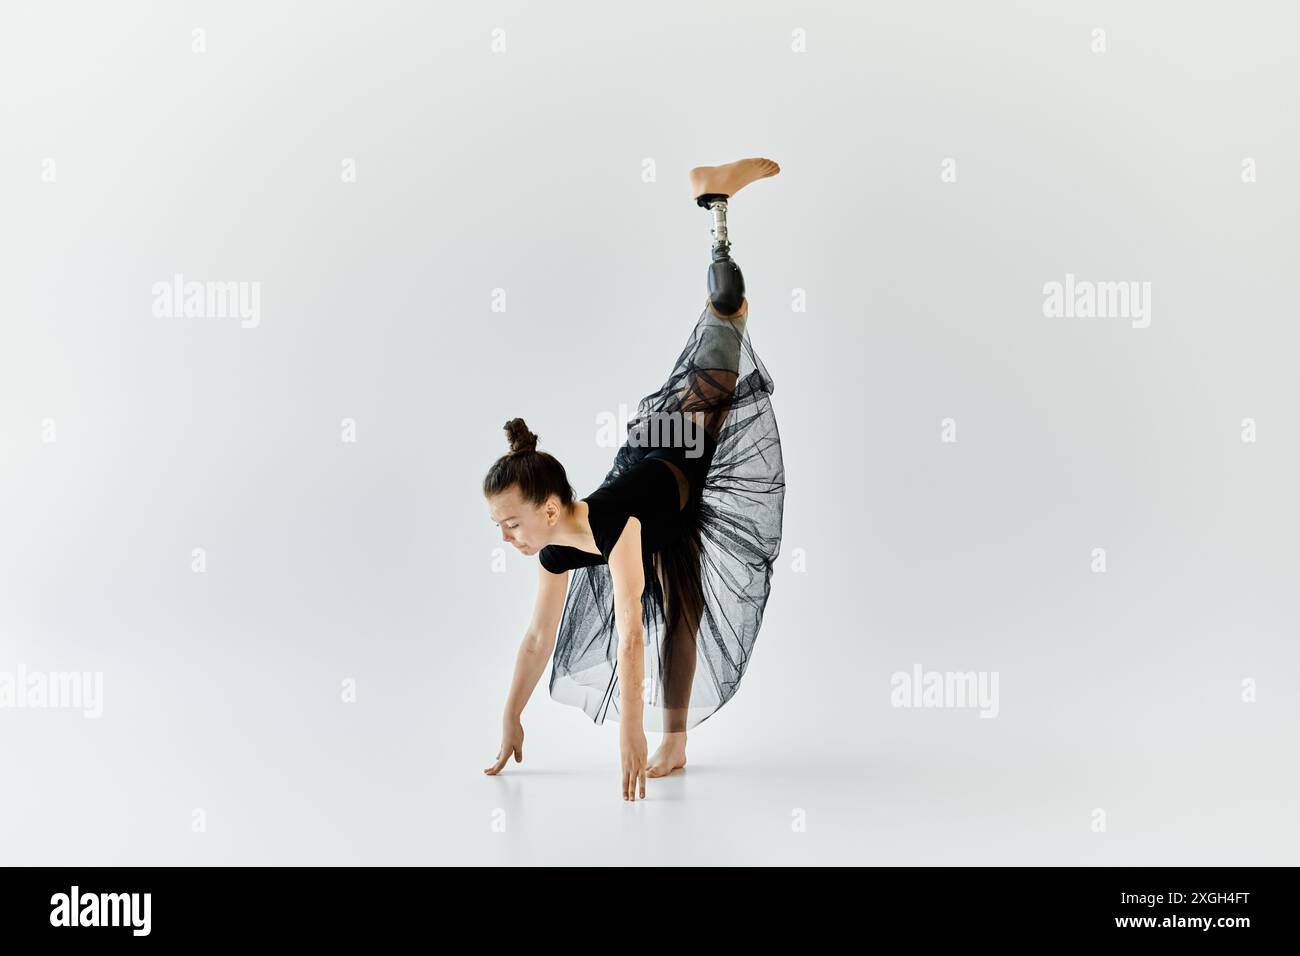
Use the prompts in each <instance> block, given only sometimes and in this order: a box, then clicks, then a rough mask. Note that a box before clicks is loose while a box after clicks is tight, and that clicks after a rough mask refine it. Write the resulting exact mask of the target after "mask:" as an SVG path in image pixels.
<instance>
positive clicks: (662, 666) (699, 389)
mask: <svg viewBox="0 0 1300 956" xmlns="http://www.w3.org/2000/svg"><path fill="white" fill-rule="evenodd" d="M778 172H780V167H778V166H777V164H776V163H774V162H772V161H771V160H769V159H742V160H739V161H737V162H734V163H728V164H726V165H724V166H698V167H696V168H695V169H692V170H691V172H690V184H691V195H692V197H693V198H694V200H695V202H696V203H697V204H698V205H699V206H701V207H703V208H704V209H707V210H709V212H710V213H711V214H712V220H713V222H712V230H711V234H712V240H713V241H712V257H711V261H710V263H709V270H708V296H707V298H706V300H705V304H704V310H703V312H702V313H701V314H700V317H699V319H698V320H697V321H696V323H695V326H694V328H693V329H692V330H691V333H690V336H689V337H688V338H687V341H686V345H685V347H684V348H683V349H682V351H681V352H680V354H679V355H678V357H677V360H676V362H675V363H674V365H673V369H672V371H671V372H670V374H669V376H668V378H667V380H666V381H665V382H664V383H663V385H662V386H660V387H659V388H658V389H657V390H655V391H654V392H651V393H650V394H649V395H647V396H646V397H645V398H643V399H642V400H641V401H640V403H639V404H638V407H637V415H636V417H635V418H633V419H632V420H631V421H630V422H629V423H628V435H627V439H626V441H625V442H624V443H623V445H622V446H621V447H620V448H619V450H618V452H617V453H616V454H615V456H614V464H613V467H612V468H611V469H610V471H609V473H608V474H607V475H606V476H605V480H604V481H603V482H602V483H601V485H600V486H599V487H598V488H596V490H595V491H593V492H592V493H591V494H589V495H587V496H586V497H585V498H577V497H576V495H575V493H574V490H573V488H572V487H571V486H570V484H569V480H568V477H567V475H566V473H565V470H564V467H563V466H562V465H561V464H560V463H559V461H557V460H556V459H555V458H554V457H553V456H552V455H550V454H549V453H547V452H544V451H539V450H538V449H537V436H536V435H535V434H533V433H532V432H531V431H529V430H528V426H527V425H526V424H525V423H524V420H523V419H521V418H515V419H512V420H511V421H509V422H507V423H506V425H505V430H506V437H507V439H508V440H509V442H510V451H509V452H508V453H507V454H505V455H502V456H501V457H500V458H499V459H497V461H496V462H494V463H493V465H492V467H491V468H490V469H489V470H488V473H487V476H486V477H485V478H484V480H483V496H484V498H485V500H486V501H487V505H488V509H489V514H490V516H491V519H492V521H493V522H494V523H495V524H496V525H498V527H499V528H500V530H501V539H502V540H503V541H506V542H509V543H510V544H512V545H513V546H514V547H515V548H516V549H518V550H519V551H520V553H522V554H525V555H531V554H536V555H537V556H538V579H537V581H538V584H537V598H536V603H535V605H534V609H533V615H532V620H531V621H530V623H529V625H528V627H527V630H526V631H525V633H524V638H523V642H522V644H521V645H520V647H519V653H518V655H517V658H516V661H515V671H514V679H513V681H512V682H511V685H510V692H509V696H508V698H507V700H506V707H505V713H504V715H503V718H502V731H501V747H500V749H499V751H498V752H497V756H496V760H495V762H494V763H493V765H492V766H489V767H486V768H484V773H486V774H489V775H491V774H496V773H499V772H500V770H501V769H502V768H503V767H504V766H505V765H506V763H507V762H508V761H509V759H510V757H511V755H513V756H514V758H515V762H516V763H519V762H521V761H522V760H523V756H524V749H523V748H524V728H523V723H522V720H521V717H522V713H523V709H524V705H525V703H527V701H528V699H529V697H530V696H531V695H532V692H533V688H534V687H535V686H536V684H537V681H538V678H539V677H540V676H541V674H542V671H543V670H544V669H545V667H546V662H547V660H552V659H553V665H552V670H551V681H550V693H551V697H552V698H554V699H555V700H558V701H560V702H562V703H567V704H573V705H574V706H577V707H581V708H582V709H583V711H585V712H586V714H587V715H588V716H589V717H590V718H591V719H592V720H593V721H594V722H595V723H598V724H599V723H603V722H604V721H605V719H606V718H608V717H613V718H614V719H615V720H617V721H618V722H619V724H620V734H619V738H620V754H621V773H620V785H619V793H620V795H621V796H622V798H623V799H624V800H636V799H637V794H638V791H639V793H640V796H641V798H642V799H644V798H645V795H646V789H645V788H646V778H647V777H661V776H665V775H668V774H670V773H672V772H673V771H674V770H678V769H682V768H684V767H685V766H686V733H687V731H688V730H690V729H692V728H693V727H695V726H697V725H698V724H699V723H700V722H701V721H703V720H704V719H705V718H707V717H709V716H710V715H712V714H714V713H716V712H717V710H718V709H719V708H720V707H722V705H723V704H725V703H726V702H727V701H728V700H730V699H731V697H732V696H733V695H734V694H735V693H736V690H737V687H738V686H739V683H740V679H741V676H742V675H743V674H744V672H745V668H746V667H747V666H748V664H749V660H750V656H751V654H752V652H753V648H754V642H755V640H756V639H757V637H758V631H759V626H760V624H761V623H762V618H763V609H764V607H765V606H766V604H767V598H768V593H769V589H770V581H771V574H772V566H773V563H774V562H775V560H776V557H777V555H778V554H779V552H780V547H781V521H782V514H783V509H784V501H785V470H784V465H783V463H782V458H781V440H780V435H779V433H778V432H777V427H776V418H775V415H774V414H773V411H772V406H771V401H770V396H771V394H772V391H773V383H772V378H771V376H770V375H769V374H768V372H767V369H766V368H765V367H764V365H763V363H762V361H760V359H759V357H758V355H757V354H756V353H755V351H754V349H753V346H752V344H751V342H750V338H749V334H748V331H747V322H748V316H749V302H748V300H747V299H746V298H745V283H744V278H743V277H742V276H741V273H740V267H739V266H737V265H736V263H735V261H733V260H732V258H731V242H730V238H729V235H728V232H727V209H728V203H729V202H730V201H731V200H732V199H733V197H734V196H735V195H736V193H737V192H739V191H740V190H741V189H743V188H744V187H745V186H747V185H749V184H750V183H752V182H754V181H755V180H758V179H764V178H766V177H769V176H774V175H776V174H777V173H778ZM647 724H649V725H650V726H652V727H655V726H657V727H658V729H660V730H661V731H662V733H663V738H662V741H661V742H660V745H659V748H658V749H657V750H656V751H655V752H654V754H653V755H651V756H647V750H648V747H647V744H646V736H645V727H646V726H647Z"/></svg>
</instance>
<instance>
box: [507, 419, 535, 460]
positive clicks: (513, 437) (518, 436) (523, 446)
mask: <svg viewBox="0 0 1300 956" xmlns="http://www.w3.org/2000/svg"><path fill="white" fill-rule="evenodd" d="M506 440H507V441H509V442H510V453H511V454H512V455H523V454H526V453H528V452H534V451H537V436H536V435H535V434H533V433H532V432H530V431H529V430H528V426H527V425H526V424H524V420H523V419H522V418H512V419H510V421H508V422H506Z"/></svg>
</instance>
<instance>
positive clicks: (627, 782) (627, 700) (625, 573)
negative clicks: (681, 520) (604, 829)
mask: <svg viewBox="0 0 1300 956" xmlns="http://www.w3.org/2000/svg"><path fill="white" fill-rule="evenodd" d="M609 573H610V578H611V580H612V582H613V585H614V624H615V626H616V627H617V629H618V686H619V699H618V711H619V718H618V719H619V725H620V731H619V746H620V752H621V755H622V783H621V784H620V787H619V792H620V794H621V795H622V797H623V799H624V800H635V799H636V794H637V791H638V790H640V792H641V798H642V799H645V779H646V777H645V774H646V767H647V765H648V763H649V754H648V747H647V745H646V739H645V729H644V728H643V726H642V720H643V715H644V712H645V705H644V703H643V702H642V700H641V684H642V681H643V680H644V677H645V625H644V624H643V623H642V620H641V594H642V591H643V590H644V589H645V569H644V566H643V565H642V563H641V522H640V520H639V519H637V518H635V517H630V518H628V519H627V524H626V525H624V527H623V533H622V534H621V535H619V538H618V542H617V543H616V544H615V545H614V549H613V550H612V551H610V553H609Z"/></svg>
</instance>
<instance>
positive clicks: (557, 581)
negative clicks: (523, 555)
mask: <svg viewBox="0 0 1300 956" xmlns="http://www.w3.org/2000/svg"><path fill="white" fill-rule="evenodd" d="M568 592H569V572H568V571H565V572H564V573H563V574H552V573H551V572H550V571H547V570H546V569H545V568H544V567H542V565H541V562H540V561H539V562H538V564H537V600H536V602H535V603H534V605H533V618H532V620H531V621H530V622H529V623H528V630H526V631H525V632H524V639H523V641H522V643H520V645H519V652H518V654H516V655H515V674H514V679H513V680H511V682H510V694H509V696H508V697H507V698H506V709H505V712H504V713H503V714H502V715H501V748H500V750H498V751H497V756H496V762H495V763H494V764H493V765H492V766H490V767H485V768H483V772H484V773H486V774H496V773H497V772H499V771H500V770H501V768H502V767H504V766H505V765H506V761H508V760H509V759H510V756H511V754H513V755H514V758H515V763H520V762H521V761H522V760H523V759H524V725H523V722H522V721H521V719H520V718H521V717H522V715H523V712H524V705H525V704H527V703H528V698H530V697H532V696H533V688H535V687H536V686H537V679H538V678H539V677H541V676H542V671H544V670H546V662H547V661H548V660H550V659H551V652H552V651H554V650H555V632H556V630H557V628H559V626H560V616H561V614H562V613H563V612H564V599H565V596H566V595H567V594H568Z"/></svg>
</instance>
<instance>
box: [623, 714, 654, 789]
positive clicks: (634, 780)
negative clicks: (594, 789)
mask: <svg viewBox="0 0 1300 956" xmlns="http://www.w3.org/2000/svg"><path fill="white" fill-rule="evenodd" d="M619 736H620V739H621V741H622V747H621V750H622V755H623V784H622V787H621V788H620V791H619V792H620V793H621V794H622V795H623V799H624V800H635V799H636V792H637V789H638V787H639V788H640V790H641V799H642V800H644V799H645V774H646V767H647V766H648V765H649V763H650V754H649V747H648V746H647V744H646V739H645V731H644V730H642V729H641V728H640V727H637V726H635V725H633V726H630V727H627V728H625V729H624V730H623V732H622V733H621V734H620V735H619Z"/></svg>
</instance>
